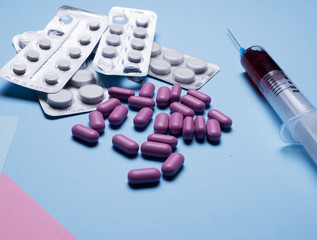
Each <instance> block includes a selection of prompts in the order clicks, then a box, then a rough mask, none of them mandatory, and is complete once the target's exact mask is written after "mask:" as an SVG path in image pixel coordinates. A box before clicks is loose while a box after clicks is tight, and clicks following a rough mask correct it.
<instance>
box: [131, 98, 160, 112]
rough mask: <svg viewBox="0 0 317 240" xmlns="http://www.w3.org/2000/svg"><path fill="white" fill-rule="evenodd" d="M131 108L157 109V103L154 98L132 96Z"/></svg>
mask: <svg viewBox="0 0 317 240" xmlns="http://www.w3.org/2000/svg"><path fill="white" fill-rule="evenodd" d="M128 104H129V107H132V108H144V107H149V108H152V109H153V108H154V107H155V101H154V100H153V99H152V98H147V97H140V96H131V97H129V99H128Z"/></svg>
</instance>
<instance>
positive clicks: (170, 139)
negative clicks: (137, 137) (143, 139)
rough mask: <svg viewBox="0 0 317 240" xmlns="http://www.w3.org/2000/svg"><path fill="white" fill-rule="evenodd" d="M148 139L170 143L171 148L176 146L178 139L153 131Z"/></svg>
mask: <svg viewBox="0 0 317 240" xmlns="http://www.w3.org/2000/svg"><path fill="white" fill-rule="evenodd" d="M147 140H148V141H151V142H160V143H166V144H168V145H170V146H171V147H172V148H174V147H176V145H177V143H178V140H177V138H176V137H174V136H171V135H165V134H158V133H153V134H150V135H149V136H148V137H147Z"/></svg>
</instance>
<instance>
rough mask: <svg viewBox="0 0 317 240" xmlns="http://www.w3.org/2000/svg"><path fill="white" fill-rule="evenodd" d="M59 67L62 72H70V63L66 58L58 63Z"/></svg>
mask: <svg viewBox="0 0 317 240" xmlns="http://www.w3.org/2000/svg"><path fill="white" fill-rule="evenodd" d="M57 67H58V69H59V70H61V71H68V70H69V69H70V62H69V61H68V60H67V59H65V58H61V59H59V60H58V62H57Z"/></svg>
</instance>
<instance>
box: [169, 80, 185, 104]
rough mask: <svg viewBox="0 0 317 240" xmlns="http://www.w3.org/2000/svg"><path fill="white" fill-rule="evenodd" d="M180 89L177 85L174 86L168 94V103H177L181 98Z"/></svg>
mask: <svg viewBox="0 0 317 240" xmlns="http://www.w3.org/2000/svg"><path fill="white" fill-rule="evenodd" d="M181 92H182V87H181V85H179V84H174V85H173V87H172V90H171V94H170V101H171V102H179V99H180V97H181Z"/></svg>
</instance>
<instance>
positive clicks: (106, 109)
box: [97, 98, 121, 117]
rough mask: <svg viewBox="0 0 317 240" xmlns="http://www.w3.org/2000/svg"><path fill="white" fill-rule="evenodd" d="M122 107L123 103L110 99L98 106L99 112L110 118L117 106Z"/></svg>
mask: <svg viewBox="0 0 317 240" xmlns="http://www.w3.org/2000/svg"><path fill="white" fill-rule="evenodd" d="M119 105H121V102H120V100H119V99H117V98H110V99H108V100H107V101H105V102H102V103H100V104H99V105H98V106H97V111H99V112H101V113H102V114H103V116H104V117H108V116H109V115H110V113H111V112H112V111H113V109H115V107H116V106H119Z"/></svg>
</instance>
